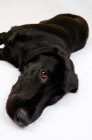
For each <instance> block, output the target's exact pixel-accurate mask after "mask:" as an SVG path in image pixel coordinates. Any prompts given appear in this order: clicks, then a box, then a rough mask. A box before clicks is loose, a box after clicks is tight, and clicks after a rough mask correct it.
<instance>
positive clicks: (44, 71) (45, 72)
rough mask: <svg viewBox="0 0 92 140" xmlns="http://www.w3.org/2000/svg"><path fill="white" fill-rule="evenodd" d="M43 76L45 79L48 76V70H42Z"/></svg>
mask: <svg viewBox="0 0 92 140" xmlns="http://www.w3.org/2000/svg"><path fill="white" fill-rule="evenodd" d="M41 77H42V78H43V79H45V78H47V77H48V74H47V71H46V70H42V71H41Z"/></svg>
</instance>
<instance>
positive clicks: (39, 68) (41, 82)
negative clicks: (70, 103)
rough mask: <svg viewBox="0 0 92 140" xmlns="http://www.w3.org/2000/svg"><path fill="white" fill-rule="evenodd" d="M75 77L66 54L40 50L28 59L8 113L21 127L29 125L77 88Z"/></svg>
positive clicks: (7, 105) (8, 105)
mask: <svg viewBox="0 0 92 140" xmlns="http://www.w3.org/2000/svg"><path fill="white" fill-rule="evenodd" d="M75 77H76V75H75V73H74V69H73V64H72V62H71V61H70V60H69V59H68V58H66V56H64V55H63V54H62V57H61V56H59V55H57V54H56V53H52V52H44V53H40V52H39V54H37V55H36V56H34V57H32V58H31V59H30V57H29V58H27V60H26V62H25V63H24V62H23V64H22V73H21V75H20V76H19V78H18V81H17V82H16V84H15V85H14V86H13V87H12V90H11V93H10V95H9V98H8V100H7V104H6V110H7V113H8V115H9V116H10V117H11V118H12V119H13V120H14V121H15V122H16V123H17V124H19V125H20V126H27V125H28V124H30V123H32V122H34V121H35V120H36V119H37V118H38V117H39V116H40V115H41V113H42V111H43V109H44V108H45V107H47V106H49V105H52V104H54V103H56V102H57V101H58V100H59V99H60V98H62V97H63V95H64V94H65V93H66V92H68V91H70V90H72V89H73V88H74V85H73V84H74V83H75V82H74V81H75Z"/></svg>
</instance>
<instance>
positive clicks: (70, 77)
mask: <svg viewBox="0 0 92 140" xmlns="http://www.w3.org/2000/svg"><path fill="white" fill-rule="evenodd" d="M66 67H67V71H66V80H65V81H66V85H67V92H73V93H75V92H76V91H77V89H78V77H77V75H76V73H75V70H74V65H73V62H72V61H71V60H70V59H68V60H67V61H66Z"/></svg>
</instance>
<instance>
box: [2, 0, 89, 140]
mask: <svg viewBox="0 0 92 140" xmlns="http://www.w3.org/2000/svg"><path fill="white" fill-rule="evenodd" d="M60 13H73V14H78V15H80V16H83V17H84V18H85V19H86V20H87V22H88V24H89V29H90V32H89V39H88V42H87V44H86V46H85V48H84V49H82V50H81V51H78V52H76V53H73V54H72V56H71V59H72V61H73V62H74V65H75V70H76V73H77V74H78V77H79V90H78V92H77V93H76V94H72V93H68V94H67V95H66V96H64V98H63V99H62V100H60V101H59V102H58V103H57V104H55V105H53V106H51V107H48V108H46V109H45V110H44V112H43V113H42V115H41V117H40V118H39V119H38V120H37V121H36V122H35V123H33V124H30V125H29V126H28V127H25V128H20V127H18V126H17V125H16V124H15V123H14V122H13V121H12V120H11V119H10V118H9V117H8V115H7V114H6V110H5V104H6V100H7V97H8V95H9V92H10V90H11V87H12V85H13V84H14V83H15V82H16V80H17V78H18V75H19V71H18V70H17V69H16V68H15V67H13V66H12V65H11V64H9V63H7V62H4V61H0V139H1V140H19V139H21V140H25V139H26V140H92V89H91V88H92V0H81V1H80V0H0V32H3V31H8V30H9V29H10V27H11V26H15V25H21V24H28V23H37V22H39V21H41V20H45V19H48V18H51V17H53V16H55V15H57V14H60ZM1 47H3V46H1Z"/></svg>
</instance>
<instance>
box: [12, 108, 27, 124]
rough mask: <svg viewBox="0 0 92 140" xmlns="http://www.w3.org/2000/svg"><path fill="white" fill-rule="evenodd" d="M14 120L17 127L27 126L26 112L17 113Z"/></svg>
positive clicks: (21, 110)
mask: <svg viewBox="0 0 92 140" xmlns="http://www.w3.org/2000/svg"><path fill="white" fill-rule="evenodd" d="M14 120H15V122H16V123H17V124H18V125H19V126H27V125H28V124H29V119H28V115H27V112H26V111H25V110H23V109H19V110H18V111H17V113H16V114H15V117H14Z"/></svg>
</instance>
